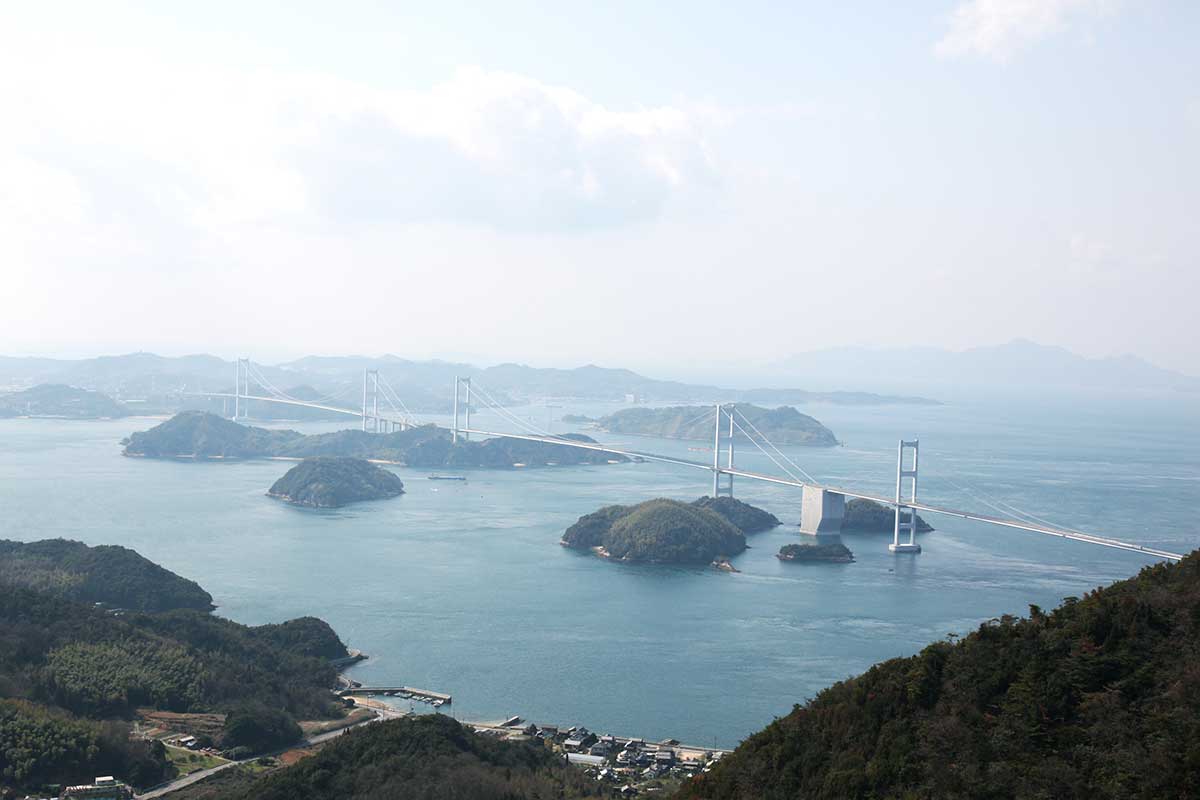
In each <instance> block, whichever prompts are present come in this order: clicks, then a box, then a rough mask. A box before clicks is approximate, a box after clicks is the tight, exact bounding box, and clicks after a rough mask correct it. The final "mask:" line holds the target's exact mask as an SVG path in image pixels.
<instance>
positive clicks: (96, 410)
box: [0, 383, 130, 419]
mask: <svg viewBox="0 0 1200 800" xmlns="http://www.w3.org/2000/svg"><path fill="white" fill-rule="evenodd" d="M129 414H130V411H129V409H128V408H126V407H125V406H124V405H122V404H121V403H118V402H117V401H116V400H113V399H112V398H111V397H109V396H108V395H106V394H101V393H100V392H93V391H89V390H87V389H80V388H79V387H77V386H67V385H65V384H61V383H43V384H39V385H37V386H34V387H33V388H31V389H25V390H24V391H21V392H12V393H10V394H0V417H61V418H65V419H116V418H117V417H126V416H129Z"/></svg>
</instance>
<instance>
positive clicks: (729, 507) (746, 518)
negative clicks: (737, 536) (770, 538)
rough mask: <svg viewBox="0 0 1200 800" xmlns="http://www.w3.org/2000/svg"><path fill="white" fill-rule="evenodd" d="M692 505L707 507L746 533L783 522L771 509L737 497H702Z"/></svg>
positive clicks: (756, 531) (757, 531) (767, 529)
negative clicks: (765, 509)
mask: <svg viewBox="0 0 1200 800" xmlns="http://www.w3.org/2000/svg"><path fill="white" fill-rule="evenodd" d="M692 505H694V506H696V507H697V508H706V509H708V510H709V511H712V512H714V513H716V514H719V515H721V516H722V517H724V518H725V519H726V520H728V521H729V522H732V523H733V524H734V525H736V526H737V528H738V530H740V531H741V532H742V533H745V534H751V533H762V532H763V531H769V530H771V529H772V528H778V527H779V526H780V525H781V524H783V523H781V522H780V521H779V518H778V517H776V516H775V515H774V514H772V513H771V512H769V511H764V510H763V509H761V508H756V507H755V506H752V505H750V504H749V503H744V502H742V501H741V500H738V499H737V498H735V497H728V496H721V497H708V496H705V497H701V498H700V499H699V500H694V501H692Z"/></svg>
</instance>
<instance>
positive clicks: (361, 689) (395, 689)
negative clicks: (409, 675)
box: [338, 686, 454, 705]
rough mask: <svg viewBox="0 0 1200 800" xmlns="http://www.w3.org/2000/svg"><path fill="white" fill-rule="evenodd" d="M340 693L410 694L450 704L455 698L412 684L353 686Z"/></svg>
mask: <svg viewBox="0 0 1200 800" xmlns="http://www.w3.org/2000/svg"><path fill="white" fill-rule="evenodd" d="M338 694H339V695H340V696H342V697H347V696H349V695H355V694H382V695H388V696H400V695H408V696H409V697H415V698H417V699H419V700H440V701H442V703H443V704H445V705H450V704H451V703H453V702H454V698H453V697H451V696H450V695H448V694H443V693H442V692H434V691H431V690H429V689H417V688H414V687H412V686H351V687H349V688H347V689H341V690H339V691H338Z"/></svg>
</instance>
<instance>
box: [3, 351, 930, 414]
mask: <svg viewBox="0 0 1200 800" xmlns="http://www.w3.org/2000/svg"><path fill="white" fill-rule="evenodd" d="M236 369H237V368H236V365H235V362H233V361H225V360H223V359H220V358H217V357H216V356H211V355H191V356H180V357H176V358H170V357H164V356H158V355H154V354H152V353H132V354H129V355H123V356H103V357H100V358H90V359H83V360H77V361H69V360H56V359H46V358H10V357H0V393H3V391H5V390H6V389H7V390H8V391H15V390H19V389H23V388H25V387H28V386H34V385H38V384H43V383H57V384H67V385H71V386H79V387H82V388H86V389H92V390H97V391H100V392H104V393H105V394H107V395H109V396H111V397H113V398H115V399H117V400H119V401H121V402H124V403H126V404H130V405H131V407H133V409H134V410H135V412H136V411H138V410H139V408H145V409H146V410H164V409H169V410H177V409H179V408H181V407H182V408H198V409H203V410H210V411H217V412H219V411H222V408H221V406H222V402H223V401H221V400H219V399H218V400H212V401H209V400H205V399H202V398H195V397H190V396H189V394H188V393H191V392H232V391H233V385H234V378H235V375H236ZM364 369H374V370H378V371H379V374H380V376H381V378H382V379H383V380H384V381H385V382H386V383H387V385H388V386H389V387H390V388H391V389H393V390H394V391H395V393H396V394H397V395H398V396H399V398H400V399H401V400H402V401H403V402H404V404H405V405H406V406H408V408H409V409H410V410H412V411H414V412H418V413H420V412H427V413H436V412H446V411H449V410H450V406H451V396H452V392H453V382H454V377H455V376H460V377H469V378H472V379H474V380H475V381H476V383H475V387H476V390H477V391H478V392H481V393H484V394H486V396H488V398H489V399H492V398H494V399H495V400H496V402H498V403H501V404H514V403H519V402H522V401H525V400H530V399H534V398H547V397H553V398H578V399H585V400H606V401H621V400H633V401H636V402H712V401H743V402H758V403H764V404H805V403H836V404H843V405H846V404H854V405H870V404H894V403H934V402H936V401H933V400H928V399H925V398H921V397H906V396H897V395H879V394H873V393H869V392H840V391H839V392H811V391H806V390H803V389H787V388H759V389H750V390H742V389H729V388H721V387H718V386H710V385H704V384H691V383H682V382H678V381H665V380H657V379H654V378H648V377H646V376H644V375H640V374H638V373H636V372H632V371H630V370H627V369H612V368H605V367H598V366H595V365H591V364H589V365H587V366H583V367H578V368H576V369H555V368H539V367H529V366H525V365H522V364H499V365H497V366H492V367H486V368H480V367H476V366H473V365H471V364H461V363H453V362H448V361H436V360H434V361H409V360H407V359H403V358H399V357H397V356H392V355H386V356H382V357H379V358H369V357H365V356H307V357H305V358H301V359H297V360H295V361H290V362H287V363H284V364H276V365H271V366H267V365H261V364H256V365H255V373H256V375H255V378H254V383H255V389H256V391H257V384H258V378H259V377H261V378H262V379H263V380H265V381H266V382H267V383H270V384H271V385H273V386H275V387H278V388H279V389H281V390H282V391H283V392H286V393H288V394H289V395H292V396H295V397H298V398H300V397H302V398H304V399H314V400H315V399H322V400H323V401H324V402H328V403H331V404H334V405H342V406H346V407H350V408H353V407H356V405H357V404H358V403H359V402H361V396H362V395H361V387H362V380H363V370H364ZM266 413H268V410H267V409H265V408H259V407H257V406H255V407H252V414H254V415H255V416H259V417H260V418H261V417H262V416H264V415H265V414H266ZM296 413H297V412H295V411H292V410H288V411H287V414H288V417H289V418H293V417H294V416H295V415H296Z"/></svg>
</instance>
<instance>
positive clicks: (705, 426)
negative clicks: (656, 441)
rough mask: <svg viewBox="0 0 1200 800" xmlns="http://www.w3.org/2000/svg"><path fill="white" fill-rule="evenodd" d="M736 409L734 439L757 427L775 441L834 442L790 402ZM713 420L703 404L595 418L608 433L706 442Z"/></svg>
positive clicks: (742, 405)
mask: <svg viewBox="0 0 1200 800" xmlns="http://www.w3.org/2000/svg"><path fill="white" fill-rule="evenodd" d="M737 410H738V412H739V413H740V414H741V415H742V416H743V417H744V418H745V419H746V420H747V423H742V422H741V420H739V425H742V427H743V428H745V431H744V432H743V431H742V430H738V429H735V432H734V436H735V439H743V440H744V439H745V438H746V433H754V432H755V430H757V431H758V432H760V433H762V435H764V436H766V437H767V439H769V440H770V441H771V442H773V443H774V444H777V445H789V444H790V445H804V446H806V447H832V446H834V445H836V444H837V443H838V440H837V437H836V436H834V435H833V431H831V430H829V428H826V427H825V426H824V425H822V424H821V423H820V422H818V421H817V420H815V419H813V418H812V417H810V416H808V415H807V414H801V413H800V412H799V411H797V410H796V409H795V408H793V407H791V406H780V407H779V408H763V407H761V406H756V405H751V404H749V403H738V404H737ZM713 424H714V420H713V413H712V412H709V413H705V407H704V406H671V407H669V408H626V409H622V410H621V411H617V412H616V413H613V414H609V415H608V416H605V417H601V418H600V419H599V420H597V421H596V425H597V427H599V428H600V429H602V430H605V431H608V432H610V433H617V434H623V435H636V436H661V437H664V438H667V439H696V440H702V441H708V442H711V441H712V438H713ZM755 438H758V436H757V434H755Z"/></svg>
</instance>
